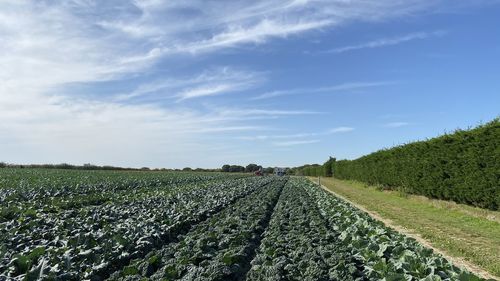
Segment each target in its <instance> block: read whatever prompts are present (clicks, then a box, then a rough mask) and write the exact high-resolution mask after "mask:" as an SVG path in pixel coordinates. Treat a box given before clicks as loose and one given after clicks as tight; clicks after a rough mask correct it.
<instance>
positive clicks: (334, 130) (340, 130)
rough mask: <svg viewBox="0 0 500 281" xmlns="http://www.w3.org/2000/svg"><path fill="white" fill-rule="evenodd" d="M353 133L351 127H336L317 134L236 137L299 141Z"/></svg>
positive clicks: (257, 139) (254, 139) (253, 139)
mask: <svg viewBox="0 0 500 281" xmlns="http://www.w3.org/2000/svg"><path fill="white" fill-rule="evenodd" d="M351 131H354V128H352V127H337V128H332V129H329V130H325V131H323V132H317V133H296V134H287V135H256V136H242V137H238V139H241V140H250V141H266V140H282V139H301V138H311V137H321V136H328V135H333V134H339V133H347V132H351Z"/></svg>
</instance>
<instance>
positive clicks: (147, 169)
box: [141, 167, 150, 171]
mask: <svg viewBox="0 0 500 281" xmlns="http://www.w3.org/2000/svg"><path fill="white" fill-rule="evenodd" d="M141 170H143V171H149V170H150V169H149V167H142V168H141Z"/></svg>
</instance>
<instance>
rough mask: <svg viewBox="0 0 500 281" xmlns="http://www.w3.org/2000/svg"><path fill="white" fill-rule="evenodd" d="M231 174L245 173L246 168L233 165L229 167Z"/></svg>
mask: <svg viewBox="0 0 500 281" xmlns="http://www.w3.org/2000/svg"><path fill="white" fill-rule="evenodd" d="M229 172H231V173H243V172H245V167H243V166H239V165H231V166H230V167H229Z"/></svg>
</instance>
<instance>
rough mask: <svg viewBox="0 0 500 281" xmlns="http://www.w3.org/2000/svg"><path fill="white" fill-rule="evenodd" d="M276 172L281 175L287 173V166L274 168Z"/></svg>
mask: <svg viewBox="0 0 500 281" xmlns="http://www.w3.org/2000/svg"><path fill="white" fill-rule="evenodd" d="M274 174H275V175H277V176H280V177H281V176H284V175H285V174H286V170H285V168H274Z"/></svg>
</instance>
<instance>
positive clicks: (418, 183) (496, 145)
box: [333, 119, 500, 210]
mask: <svg viewBox="0 0 500 281" xmlns="http://www.w3.org/2000/svg"><path fill="white" fill-rule="evenodd" d="M333 170H334V176H335V177H337V178H340V179H352V180H358V181H362V182H365V183H368V184H372V185H383V186H384V187H386V188H390V189H394V190H398V191H400V192H402V194H403V193H404V194H405V193H413V194H419V195H424V196H427V197H431V198H437V199H443V200H452V201H455V202H457V203H464V204H469V205H473V206H477V207H481V208H488V209H492V210H498V209H499V206H500V119H495V120H493V121H491V122H489V123H487V124H485V125H481V126H478V127H477V128H474V129H471V130H466V131H465V130H457V131H456V132H454V133H452V134H446V135H443V136H440V137H437V138H434V139H430V140H427V141H420V142H414V143H409V144H406V145H401V146H397V147H394V148H391V149H384V150H380V151H377V152H375V153H372V154H369V155H366V156H363V157H361V158H359V159H356V160H342V161H335V162H334V163H333Z"/></svg>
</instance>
